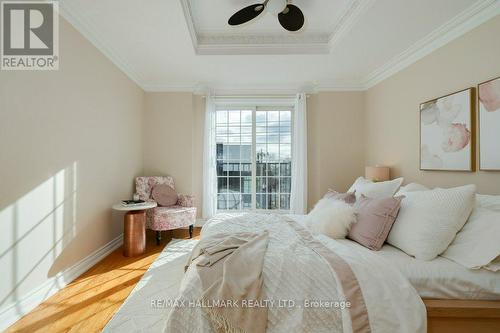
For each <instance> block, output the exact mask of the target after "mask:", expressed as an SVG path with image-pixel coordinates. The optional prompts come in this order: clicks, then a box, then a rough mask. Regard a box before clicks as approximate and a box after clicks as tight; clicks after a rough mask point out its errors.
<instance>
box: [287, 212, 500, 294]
mask: <svg viewBox="0 0 500 333" xmlns="http://www.w3.org/2000/svg"><path fill="white" fill-rule="evenodd" d="M289 216H290V217H291V218H293V219H294V220H296V221H298V222H300V223H303V220H304V216H305V215H289ZM340 242H342V244H344V245H346V246H349V247H352V248H359V247H362V246H361V245H359V244H358V243H356V242H353V241H350V240H347V239H346V240H341V241H340ZM373 253H375V254H376V255H378V256H380V257H382V258H385V259H387V260H388V261H390V262H391V264H392V266H393V267H396V268H398V269H399V271H400V272H401V273H402V274H403V275H404V276H405V277H406V278H407V279H408V280H409V281H410V283H411V284H412V285H413V287H414V288H415V289H416V290H417V292H418V294H419V295H420V296H421V297H424V298H440V299H475V300H500V271H499V272H492V271H488V270H486V269H477V270H472V269H468V268H466V267H464V266H461V265H460V264H457V263H456V262H454V261H451V260H448V259H446V258H443V257H437V258H435V259H433V260H431V261H424V260H417V259H415V258H413V257H411V256H409V255H407V254H406V253H404V252H403V251H401V250H399V249H397V248H395V247H393V246H391V245H389V244H385V245H384V247H383V248H382V249H381V250H380V251H374V252H373Z"/></svg>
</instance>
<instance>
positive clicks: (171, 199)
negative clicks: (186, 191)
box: [151, 184, 177, 207]
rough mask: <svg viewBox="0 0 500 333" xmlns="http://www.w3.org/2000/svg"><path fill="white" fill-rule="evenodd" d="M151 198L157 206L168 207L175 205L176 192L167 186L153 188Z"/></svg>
mask: <svg viewBox="0 0 500 333" xmlns="http://www.w3.org/2000/svg"><path fill="white" fill-rule="evenodd" d="M151 197H153V199H154V200H155V201H156V202H157V203H158V206H162V207H169V206H175V204H177V192H175V190H174V189H173V188H172V187H171V186H170V185H167V184H161V185H156V186H155V187H153V191H152V192H151Z"/></svg>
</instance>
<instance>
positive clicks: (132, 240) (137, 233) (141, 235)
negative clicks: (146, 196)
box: [113, 202, 157, 257]
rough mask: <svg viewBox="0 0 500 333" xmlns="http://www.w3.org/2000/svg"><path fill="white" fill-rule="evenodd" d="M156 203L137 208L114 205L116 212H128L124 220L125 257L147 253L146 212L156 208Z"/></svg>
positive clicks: (148, 203) (137, 206) (146, 203)
mask: <svg viewBox="0 0 500 333" xmlns="http://www.w3.org/2000/svg"><path fill="white" fill-rule="evenodd" d="M156 206H157V204H156V202H145V203H144V204H141V205H136V206H124V205H122V204H121V203H119V204H116V205H113V209H114V210H119V211H126V213H125V216H124V218H123V255H124V256H125V257H135V256H139V255H141V254H144V252H146V210H147V209H151V208H155V207H156Z"/></svg>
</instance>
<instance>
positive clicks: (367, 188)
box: [347, 177, 403, 199]
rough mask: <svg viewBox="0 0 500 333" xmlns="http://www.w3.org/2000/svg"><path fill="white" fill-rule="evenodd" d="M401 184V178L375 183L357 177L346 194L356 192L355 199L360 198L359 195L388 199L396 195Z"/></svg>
mask: <svg viewBox="0 0 500 333" xmlns="http://www.w3.org/2000/svg"><path fill="white" fill-rule="evenodd" d="M402 183H403V178H397V179H394V180H389V181H386V182H376V183H375V182H372V181H370V180H367V179H365V178H363V177H359V178H358V179H356V181H355V182H354V184H352V186H351V188H350V189H349V191H347V192H354V191H356V198H360V197H361V194H364V195H365V196H366V197H368V198H372V199H381V198H389V197H392V196H394V194H396V192H397V191H398V190H399V188H400V187H401V184H402Z"/></svg>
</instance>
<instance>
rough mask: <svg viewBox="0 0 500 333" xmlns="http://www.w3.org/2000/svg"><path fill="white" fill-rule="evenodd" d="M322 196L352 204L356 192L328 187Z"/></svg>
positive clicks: (354, 200)
mask: <svg viewBox="0 0 500 333" xmlns="http://www.w3.org/2000/svg"><path fill="white" fill-rule="evenodd" d="M323 198H330V199H334V200H342V201H344V202H345V203H347V204H350V205H352V204H354V203H355V202H356V193H355V192H347V193H340V192H337V191H335V190H332V189H328V192H326V194H325V195H324V196H323Z"/></svg>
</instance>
